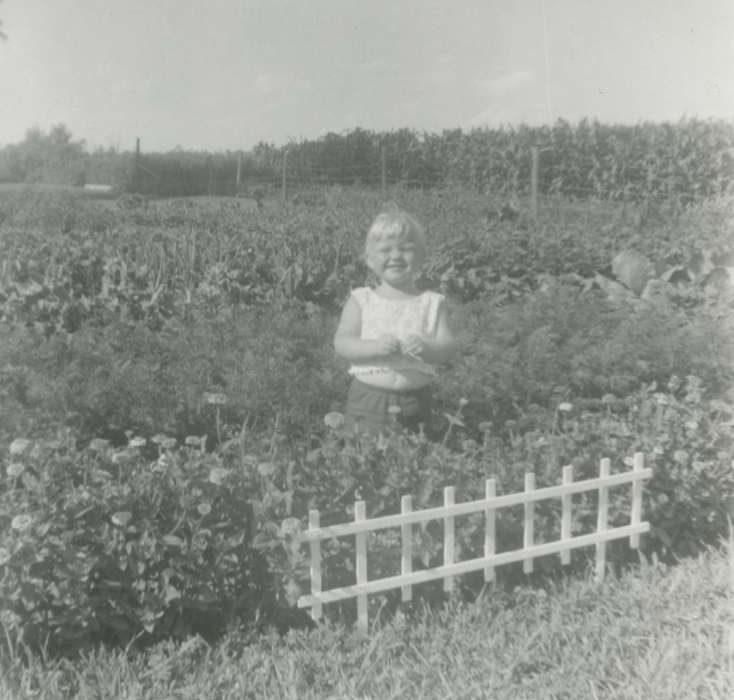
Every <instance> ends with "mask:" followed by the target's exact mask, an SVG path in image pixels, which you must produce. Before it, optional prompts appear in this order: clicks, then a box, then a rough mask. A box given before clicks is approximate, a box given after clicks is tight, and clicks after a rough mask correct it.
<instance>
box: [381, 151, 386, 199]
mask: <svg viewBox="0 0 734 700" xmlns="http://www.w3.org/2000/svg"><path fill="white" fill-rule="evenodd" d="M380 188H381V191H382V198H383V199H385V197H386V196H387V153H386V152H385V144H384V143H383V144H381V145H380Z"/></svg>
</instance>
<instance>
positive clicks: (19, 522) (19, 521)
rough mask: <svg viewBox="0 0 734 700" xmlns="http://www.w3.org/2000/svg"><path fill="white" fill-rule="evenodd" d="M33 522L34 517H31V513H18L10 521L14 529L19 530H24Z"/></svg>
mask: <svg viewBox="0 0 734 700" xmlns="http://www.w3.org/2000/svg"><path fill="white" fill-rule="evenodd" d="M32 524H33V518H31V516H30V515H25V514H23V515H16V516H15V517H14V518H13V519H12V520H11V521H10V527H12V528H13V530H17V531H18V532H23V531H24V530H27V529H28V528H29V527H30V526H31V525H32Z"/></svg>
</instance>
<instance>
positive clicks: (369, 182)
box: [0, 119, 734, 201]
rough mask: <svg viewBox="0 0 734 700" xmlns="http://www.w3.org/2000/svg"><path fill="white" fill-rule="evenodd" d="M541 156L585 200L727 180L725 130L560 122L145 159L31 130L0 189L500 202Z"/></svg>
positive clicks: (731, 169) (696, 194)
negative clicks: (394, 195) (473, 194)
mask: <svg viewBox="0 0 734 700" xmlns="http://www.w3.org/2000/svg"><path fill="white" fill-rule="evenodd" d="M534 149H536V150H537V153H538V154H539V158H538V160H539V181H538V186H539V191H540V192H541V193H543V194H562V195H565V196H572V197H579V198H586V197H603V198H614V199H639V198H645V197H650V196H658V197H665V198H677V199H680V200H683V201H691V200H694V199H698V198H702V197H710V196H715V195H720V194H723V193H726V192H729V191H730V190H731V187H732V182H733V181H734V180H733V178H734V124H733V123H731V122H727V121H725V120H703V119H685V120H681V121H679V122H676V123H641V124H637V125H608V124H601V123H599V122H597V121H593V120H586V119H584V120H581V121H580V122H578V123H577V124H571V123H569V122H567V121H563V120H559V121H557V122H556V123H555V124H553V125H552V126H538V127H531V126H527V125H520V126H506V127H502V128H493V129H490V128H476V129H471V130H468V131H464V130H462V129H451V130H444V131H442V132H440V133H427V132H421V131H417V130H414V129H397V130H393V131H390V132H376V131H370V130H366V129H360V128H356V129H353V130H351V131H347V132H344V133H341V134H335V133H328V134H326V135H324V136H322V137H321V138H318V139H311V140H303V141H300V142H291V143H288V144H281V145H274V144H269V143H262V142H261V143H259V144H257V145H256V146H255V147H254V148H252V149H250V150H248V151H236V150H231V151H225V152H206V151H187V150H183V149H176V150H174V151H169V152H165V153H145V152H144V153H142V154H140V155H136V153H135V152H134V151H132V150H131V151H118V150H116V149H111V148H110V149H96V150H90V149H88V148H87V147H86V145H85V142H84V141H83V140H75V139H74V138H73V136H72V134H71V132H70V131H69V129H68V128H67V127H66V126H64V125H63V124H60V125H57V126H54V127H52V128H51V129H50V130H49V131H48V132H47V133H46V132H44V131H42V130H41V129H39V128H37V127H36V128H33V129H30V130H29V131H28V132H27V134H26V137H25V139H24V140H23V141H22V142H21V143H19V144H14V145H10V146H6V147H5V148H3V149H0V182H28V183H33V182H43V183H54V184H65V185H83V184H85V183H90V182H99V183H106V184H110V185H113V186H114V187H115V188H116V189H117V190H118V191H120V192H126V191H135V192H140V193H142V194H150V195H158V196H185V195H195V194H207V193H208V194H216V195H234V194H238V193H242V192H244V193H247V192H248V191H252V190H256V189H260V190H262V189H267V188H275V187H280V186H281V184H282V181H283V179H284V178H286V179H287V182H288V186H289V188H293V187H302V186H312V185H333V184H345V185H363V186H375V187H379V186H381V185H385V184H387V185H392V184H397V183H400V184H403V185H406V186H409V187H444V186H447V185H461V186H467V187H471V188H474V189H477V190H479V191H486V192H488V193H489V192H492V193H498V194H502V195H504V196H512V195H523V194H526V193H527V192H528V190H529V187H530V179H531V172H530V171H531V156H530V154H531V152H532V151H533V150H534Z"/></svg>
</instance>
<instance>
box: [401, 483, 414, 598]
mask: <svg viewBox="0 0 734 700" xmlns="http://www.w3.org/2000/svg"><path fill="white" fill-rule="evenodd" d="M411 510H413V499H412V497H411V496H403V497H402V498H401V499H400V512H401V513H410V511H411ZM400 540H401V544H402V556H401V559H400V573H401V574H403V575H405V574H409V573H410V572H411V571H413V526H412V525H411V524H410V523H407V524H405V525H401V526H400ZM400 595H401V598H402V601H403V602H404V603H406V602H408V601H409V600H412V599H413V587H412V586H410V585H408V586H402V587H401V589H400Z"/></svg>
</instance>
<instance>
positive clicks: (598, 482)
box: [298, 452, 652, 629]
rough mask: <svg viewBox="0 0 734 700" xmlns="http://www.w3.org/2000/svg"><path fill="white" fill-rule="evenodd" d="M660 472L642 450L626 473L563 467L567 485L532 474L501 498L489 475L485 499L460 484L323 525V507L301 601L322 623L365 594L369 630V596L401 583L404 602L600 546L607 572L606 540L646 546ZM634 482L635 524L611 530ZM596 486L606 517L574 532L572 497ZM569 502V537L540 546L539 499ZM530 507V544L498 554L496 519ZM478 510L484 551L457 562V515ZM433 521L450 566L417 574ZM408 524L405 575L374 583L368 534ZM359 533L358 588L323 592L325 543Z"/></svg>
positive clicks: (310, 533) (564, 505)
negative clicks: (612, 508) (621, 493)
mask: <svg viewBox="0 0 734 700" xmlns="http://www.w3.org/2000/svg"><path fill="white" fill-rule="evenodd" d="M651 476H652V469H649V468H645V465H644V456H643V454H642V453H639V452H638V453H636V454H635V455H634V458H633V463H632V470H631V471H628V472H624V473H620V474H611V473H610V461H609V460H608V459H602V460H601V463H600V469H599V476H598V478H594V479H585V480H583V481H574V480H573V467H572V466H567V467H564V468H563V477H562V483H561V484H560V485H559V486H549V487H547V488H542V489H536V488H535V475H534V474H525V490H524V491H521V492H518V493H513V494H507V495H502V496H497V495H496V484H495V480H494V479H487V481H486V484H485V496H484V498H482V499H480V500H477V501H468V502H465V503H455V501H454V487H453V486H448V487H446V488H445V489H444V504H443V506H439V507H435V508H426V509H423V510H417V511H414V510H413V509H412V503H411V497H410V496H403V497H402V499H401V512H400V513H398V514H395V515H385V516H381V517H378V518H373V519H371V520H368V519H367V517H366V509H365V502H364V501H357V502H356V503H355V504H354V522H351V523H344V524H341V525H330V526H328V527H320V526H319V511H318V510H312V511H309V524H308V529H307V530H305V531H303V532H302V533H301V541H302V542H308V543H309V547H310V550H311V593H310V594H309V595H303V596H301V597H300V598H299V600H298V607H299V608H308V607H310V608H311V617H312V618H313V619H314V620H318V619H319V618H320V617H321V615H322V606H323V605H324V604H325V603H334V602H337V601H340V600H346V599H348V598H356V599H357V623H358V625H359V626H360V627H361V628H363V629H366V628H367V625H368V616H367V596H368V595H369V594H370V593H380V592H382V591H387V590H391V589H395V588H400V589H401V592H402V600H403V601H409V600H410V599H411V596H412V586H413V585H415V584H418V583H425V582H427V581H435V580H437V579H443V582H444V584H443V585H444V590H445V591H450V590H452V588H453V585H454V577H455V576H457V575H460V574H465V573H469V572H471V571H479V570H480V569H483V570H484V579H485V581H492V580H493V579H494V570H495V567H497V566H502V565H503V564H510V563H512V562H518V561H522V562H523V570H524V571H525V573H531V572H532V571H533V560H534V559H535V558H536V557H540V556H545V555H548V554H556V553H559V554H560V557H561V563H562V564H569V563H570V562H571V550H572V549H578V548H580V547H588V546H591V545H595V546H596V575H597V577H598V578H602V577H603V576H604V571H605V569H606V543H607V542H609V541H611V540H616V539H621V538H623V537H629V540H630V546H631V547H632V548H635V549H636V548H637V547H639V542H640V534H641V533H643V532H648V531H649V529H650V524H649V523H648V522H642V521H641V517H642V482H643V480H644V479H649V478H650V477H651ZM627 483H631V484H632V507H631V517H630V524H629V525H625V526H623V527H616V528H611V529H610V528H608V526H607V516H608V506H609V489H610V488H611V487H612V486H619V485H620V484H627ZM588 491H598V493H599V498H598V514H597V526H596V532H593V533H590V534H585V535H577V536H573V535H572V533H571V522H572V520H571V517H572V503H571V500H572V496H573V494H578V493H584V492H588ZM552 498H560V499H561V536H560V539H559V540H557V541H555V542H544V543H543V544H534V523H533V513H534V505H535V502H536V501H542V500H546V499H552ZM516 505H523V506H524V515H525V517H524V524H523V547H522V549H516V550H512V551H508V552H501V553H499V554H498V553H496V551H495V517H496V512H497V511H498V510H499V509H501V508H509V507H511V506H516ZM471 513H484V522H485V531H484V556H482V557H478V558H475V559H468V560H465V561H456V560H455V538H454V523H455V519H456V517H457V516H460V515H469V514H471ZM431 520H442V521H443V524H444V526H443V532H444V542H443V565H442V566H437V567H435V568H432V569H422V570H419V571H413V569H412V563H413V552H412V540H413V538H412V526H413V525H415V524H416V523H424V522H428V521H431ZM397 527H399V528H400V531H401V544H402V556H401V571H400V574H399V575H398V576H389V577H386V578H380V579H374V580H372V581H368V580H367V533H369V532H374V531H376V530H384V529H386V528H397ZM349 535H355V536H356V537H355V541H356V542H355V549H356V551H355V572H356V583H355V585H353V586H345V587H342V588H332V589H330V590H326V591H325V590H322V587H321V585H322V580H321V578H322V577H321V541H322V540H327V539H331V538H334V537H345V536H349Z"/></svg>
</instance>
